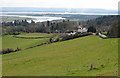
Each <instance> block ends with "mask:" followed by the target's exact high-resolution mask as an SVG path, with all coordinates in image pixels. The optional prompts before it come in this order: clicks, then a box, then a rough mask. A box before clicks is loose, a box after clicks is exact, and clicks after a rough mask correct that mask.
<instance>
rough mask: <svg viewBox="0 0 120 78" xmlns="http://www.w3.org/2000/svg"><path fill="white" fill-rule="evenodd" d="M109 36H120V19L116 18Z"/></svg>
mask: <svg viewBox="0 0 120 78" xmlns="http://www.w3.org/2000/svg"><path fill="white" fill-rule="evenodd" d="M108 36H109V37H114V38H116V37H117V38H120V19H119V20H116V21H115V22H114V23H113V24H112V25H111V29H110V31H109V32H108Z"/></svg>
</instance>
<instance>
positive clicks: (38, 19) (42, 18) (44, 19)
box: [0, 13, 65, 23]
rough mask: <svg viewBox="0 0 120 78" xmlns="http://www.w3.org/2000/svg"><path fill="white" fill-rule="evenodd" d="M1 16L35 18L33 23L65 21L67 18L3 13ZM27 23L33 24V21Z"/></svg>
mask: <svg viewBox="0 0 120 78" xmlns="http://www.w3.org/2000/svg"><path fill="white" fill-rule="evenodd" d="M0 16H8V17H24V18H33V21H34V22H35V23H36V22H45V21H54V20H64V19H65V18H62V17H49V16H32V15H31V16H27V15H19V14H18V15H17V14H15V15H9V14H5V13H3V14H2V15H0ZM27 22H29V23H30V22H31V20H27Z"/></svg>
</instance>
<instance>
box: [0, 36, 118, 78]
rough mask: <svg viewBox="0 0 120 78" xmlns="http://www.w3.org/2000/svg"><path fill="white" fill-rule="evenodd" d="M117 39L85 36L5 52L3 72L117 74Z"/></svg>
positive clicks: (26, 74) (39, 74) (27, 74)
mask: <svg viewBox="0 0 120 78" xmlns="http://www.w3.org/2000/svg"><path fill="white" fill-rule="evenodd" d="M117 41H118V39H112V38H111V39H101V38H99V37H98V36H86V37H81V38H76V39H73V40H68V41H63V42H56V43H52V44H46V45H43V46H39V47H35V48H31V49H28V50H24V51H20V52H16V53H10V54H5V55H3V69H2V70H3V72H2V75H3V76H96V75H109V76H111V75H117V72H118V47H117V46H118V42H117ZM8 42H9V40H8ZM13 42H14V40H13ZM26 42H27V41H26ZM11 43H12V42H11ZM3 45H4V44H3ZM91 64H93V67H94V69H93V70H91V71H89V69H90V65H91Z"/></svg>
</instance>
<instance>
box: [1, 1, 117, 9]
mask: <svg viewBox="0 0 120 78" xmlns="http://www.w3.org/2000/svg"><path fill="white" fill-rule="evenodd" d="M118 2H119V0H2V1H0V7H39V8H97V9H107V10H118Z"/></svg>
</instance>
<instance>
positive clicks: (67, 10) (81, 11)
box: [2, 7, 118, 14]
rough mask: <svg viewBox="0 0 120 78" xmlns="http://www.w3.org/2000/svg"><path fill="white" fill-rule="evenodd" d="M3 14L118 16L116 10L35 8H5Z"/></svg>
mask: <svg viewBox="0 0 120 78" xmlns="http://www.w3.org/2000/svg"><path fill="white" fill-rule="evenodd" d="M2 11H3V12H62V13H64V12H70V13H104V14H117V13H118V12H117V11H116V10H105V9H84V8H81V9H78V8H33V7H3V8H2Z"/></svg>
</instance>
